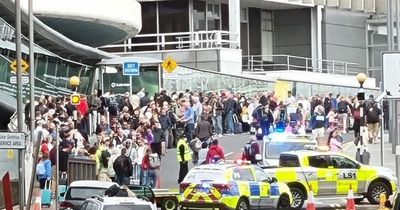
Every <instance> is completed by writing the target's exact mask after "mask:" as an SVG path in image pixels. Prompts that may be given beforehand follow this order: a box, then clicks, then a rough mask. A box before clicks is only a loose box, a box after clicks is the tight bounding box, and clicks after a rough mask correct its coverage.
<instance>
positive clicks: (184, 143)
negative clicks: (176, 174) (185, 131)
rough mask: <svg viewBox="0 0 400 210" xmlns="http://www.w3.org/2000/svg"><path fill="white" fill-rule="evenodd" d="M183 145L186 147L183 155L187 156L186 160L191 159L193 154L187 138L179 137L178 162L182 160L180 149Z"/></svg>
mask: <svg viewBox="0 0 400 210" xmlns="http://www.w3.org/2000/svg"><path fill="white" fill-rule="evenodd" d="M181 145H183V146H184V147H185V154H184V156H183V157H184V158H185V161H188V160H191V159H192V155H191V152H190V148H189V144H188V143H187V141H186V139H185V138H181V139H179V141H178V143H177V144H176V158H177V160H178V162H182V158H181V152H180V150H179V148H180V147H181Z"/></svg>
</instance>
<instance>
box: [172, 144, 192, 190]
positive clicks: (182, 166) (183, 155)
mask: <svg viewBox="0 0 400 210" xmlns="http://www.w3.org/2000/svg"><path fill="white" fill-rule="evenodd" d="M176 155H177V156H176V157H177V160H178V162H179V178H178V184H180V183H181V182H182V181H183V179H184V178H185V176H186V174H187V173H188V172H189V166H188V161H189V160H191V159H192V154H191V151H190V147H189V144H188V143H187V140H186V138H185V137H181V138H179V141H178V143H177V144H176Z"/></svg>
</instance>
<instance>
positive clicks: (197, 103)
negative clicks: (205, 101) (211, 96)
mask: <svg viewBox="0 0 400 210" xmlns="http://www.w3.org/2000/svg"><path fill="white" fill-rule="evenodd" d="M192 100H193V106H192V109H193V111H194V114H195V117H194V118H195V123H196V122H197V121H198V120H199V117H200V115H201V113H202V112H203V105H202V104H201V103H200V101H199V97H197V96H194V97H192Z"/></svg>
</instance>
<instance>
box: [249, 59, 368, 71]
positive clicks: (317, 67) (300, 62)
mask: <svg viewBox="0 0 400 210" xmlns="http://www.w3.org/2000/svg"><path fill="white" fill-rule="evenodd" d="M360 68H361V67H360V66H359V64H358V63H351V62H345V61H337V60H324V59H312V58H307V57H301V56H293V55H247V56H243V71H250V72H257V71H280V70H301V71H310V72H321V73H330V74H344V75H356V74H357V73H358V72H360Z"/></svg>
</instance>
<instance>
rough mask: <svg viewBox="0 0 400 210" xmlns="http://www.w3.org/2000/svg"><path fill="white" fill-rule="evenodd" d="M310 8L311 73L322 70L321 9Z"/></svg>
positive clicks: (319, 7) (318, 7) (319, 6)
mask: <svg viewBox="0 0 400 210" xmlns="http://www.w3.org/2000/svg"><path fill="white" fill-rule="evenodd" d="M323 7H324V6H322V5H317V6H315V7H314V8H311V57H312V68H313V71H321V70H322V61H321V60H322V8H323Z"/></svg>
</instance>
